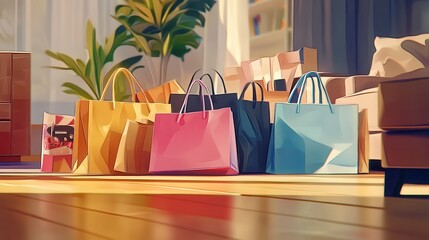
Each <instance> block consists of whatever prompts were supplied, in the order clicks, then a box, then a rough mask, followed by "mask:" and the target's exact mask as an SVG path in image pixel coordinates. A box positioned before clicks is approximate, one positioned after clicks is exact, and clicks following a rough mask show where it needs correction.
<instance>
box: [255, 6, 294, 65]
mask: <svg viewBox="0 0 429 240" xmlns="http://www.w3.org/2000/svg"><path fill="white" fill-rule="evenodd" d="M292 4H293V0H256V1H253V0H249V28H250V31H249V32H250V38H249V39H250V44H249V45H250V58H251V59H256V58H261V57H265V56H272V55H275V54H277V53H279V52H284V51H291V50H292V34H293V31H292V26H293V17H292V13H293V5H292Z"/></svg>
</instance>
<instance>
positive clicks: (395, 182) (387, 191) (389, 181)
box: [384, 168, 404, 197]
mask: <svg viewBox="0 0 429 240" xmlns="http://www.w3.org/2000/svg"><path fill="white" fill-rule="evenodd" d="M403 184H404V172H403V169H397V168H388V169H386V172H385V175H384V196H385V197H400V196H401V189H402V185H403Z"/></svg>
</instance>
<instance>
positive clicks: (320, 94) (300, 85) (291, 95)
mask: <svg viewBox="0 0 429 240" xmlns="http://www.w3.org/2000/svg"><path fill="white" fill-rule="evenodd" d="M302 80H303V79H302V78H300V79H299V80H298V82H297V83H296V84H295V87H297V88H298V89H301V91H300V92H295V93H294V94H292V93H291V94H290V95H289V97H290V99H291V101H292V100H293V97H294V96H295V94H296V93H298V96H299V94H300V93H301V92H302V83H303V81H302ZM321 84H322V83H321V82H319V81H318V82H317V85H318V91H319V103H320V104H322V102H323V101H322V88H321ZM311 87H312V89H313V91H312V95H313V103H316V92H315V91H314V90H315V84H314V78H313V77H311Z"/></svg>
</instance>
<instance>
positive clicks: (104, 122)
mask: <svg viewBox="0 0 429 240" xmlns="http://www.w3.org/2000/svg"><path fill="white" fill-rule="evenodd" d="M121 73H122V74H124V75H125V76H126V79H127V81H128V83H129V84H130V90H131V96H132V102H117V101H115V100H114V99H115V91H114V88H112V89H113V93H112V99H113V101H105V100H104V97H105V95H106V92H107V89H108V88H109V86H110V85H112V84H113V86H114V85H115V81H116V78H117V77H118V75H119V74H121ZM134 85H137V87H138V88H139V90H140V91H141V92H143V88H142V87H141V85H140V84H139V83H138V81H137V80H136V79H135V78H134V76H133V75H132V73H131V72H129V71H128V70H127V69H125V68H119V69H117V70H116V71H115V72H114V73H113V74H112V76H111V77H110V79H109V80H108V82H107V84H106V87H105V88H104V90H103V93H102V95H101V100H79V101H78V102H77V103H76V122H75V148H74V149H73V164H74V167H73V169H74V173H76V174H113V173H114V166H115V160H116V156H117V152H118V148H119V143H120V140H121V137H122V134H123V131H124V129H125V124H126V123H127V120H132V121H143V122H144V121H147V120H149V121H152V122H153V121H154V120H155V114H156V113H170V112H171V106H170V104H164V103H149V101H148V99H147V98H145V101H146V102H144V103H136V102H135V95H136V94H135V87H134ZM143 96H144V95H143Z"/></svg>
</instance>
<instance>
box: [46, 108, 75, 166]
mask: <svg viewBox="0 0 429 240" xmlns="http://www.w3.org/2000/svg"><path fill="white" fill-rule="evenodd" d="M73 139H74V117H73V116H67V115H54V114H49V113H46V112H45V113H44V114H43V132H42V156H41V171H42V172H61V173H68V172H72V153H73Z"/></svg>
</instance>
